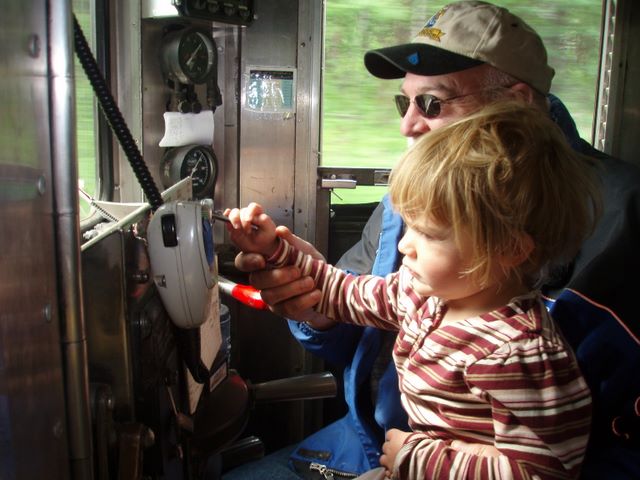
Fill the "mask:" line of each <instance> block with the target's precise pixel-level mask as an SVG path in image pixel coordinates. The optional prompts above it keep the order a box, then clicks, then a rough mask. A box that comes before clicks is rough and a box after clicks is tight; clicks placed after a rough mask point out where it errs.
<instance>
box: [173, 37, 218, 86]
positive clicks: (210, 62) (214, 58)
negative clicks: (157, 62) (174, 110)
mask: <svg viewBox="0 0 640 480" xmlns="http://www.w3.org/2000/svg"><path fill="white" fill-rule="evenodd" d="M217 66H218V52H217V50H216V44H215V42H214V40H213V38H212V37H211V35H210V34H208V33H207V32H206V31H204V30H199V29H197V28H182V29H180V30H176V31H173V32H170V33H168V34H167V35H166V36H165V37H164V39H163V44H162V68H163V71H164V74H165V75H166V76H167V78H168V79H170V80H173V81H176V82H180V83H184V84H194V85H199V84H201V83H205V82H206V81H207V80H208V79H209V78H210V77H211V76H212V75H213V73H214V71H215V69H216V68H217Z"/></svg>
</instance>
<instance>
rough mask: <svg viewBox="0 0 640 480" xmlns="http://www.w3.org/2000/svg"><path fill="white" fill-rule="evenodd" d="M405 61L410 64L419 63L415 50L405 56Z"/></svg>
mask: <svg viewBox="0 0 640 480" xmlns="http://www.w3.org/2000/svg"><path fill="white" fill-rule="evenodd" d="M407 62H409V63H410V64H411V65H418V63H420V56H419V55H418V53H417V52H416V53H412V54H411V55H409V56H408V57H407Z"/></svg>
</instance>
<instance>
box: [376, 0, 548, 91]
mask: <svg viewBox="0 0 640 480" xmlns="http://www.w3.org/2000/svg"><path fill="white" fill-rule="evenodd" d="M364 63H365V66H366V67H367V70H369V72H370V73H371V74H372V75H375V76H376V77H379V78H385V79H390V78H402V77H404V75H405V74H406V73H407V72H410V73H414V74H416V75H426V76H431V75H443V74H446V73H453V72H459V71H461V70H466V69H468V68H471V67H475V66H478V65H482V64H484V63H488V64H489V65H493V66H494V67H496V68H497V69H498V70H502V71H503V72H505V73H508V74H510V75H512V76H514V77H515V78H517V79H518V80H521V81H523V82H525V83H527V84H529V85H530V86H532V87H533V88H535V89H536V90H538V91H540V92H542V93H548V92H549V88H550V87H551V80H552V78H553V75H554V73H555V72H554V70H553V68H551V67H550V66H549V65H548V64H547V51H546V49H545V47H544V44H543V43H542V39H541V38H540V36H539V35H538V34H537V33H536V32H535V30H533V28H531V27H530V26H529V25H527V23H525V22H524V20H522V19H521V18H519V17H517V16H516V15H514V14H512V13H511V12H509V10H507V9H506V8H502V7H498V6H496V5H492V4H490V3H487V2H481V1H461V2H454V3H450V4H449V5H447V6H445V7H443V8H442V9H441V10H440V11H439V12H438V13H436V14H435V15H434V16H433V17H431V18H430V19H429V20H428V21H427V23H426V24H425V26H424V27H423V28H422V30H420V31H419V32H418V35H417V36H416V37H415V38H414V40H413V42H411V43H405V44H402V45H395V46H393V47H387V48H380V49H376V50H369V51H368V52H367V53H365V56H364Z"/></svg>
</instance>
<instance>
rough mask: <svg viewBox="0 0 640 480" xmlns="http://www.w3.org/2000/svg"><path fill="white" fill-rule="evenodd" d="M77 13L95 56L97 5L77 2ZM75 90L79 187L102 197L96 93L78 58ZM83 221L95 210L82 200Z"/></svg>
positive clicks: (82, 1) (81, 0) (76, 59)
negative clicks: (99, 183) (99, 177)
mask: <svg viewBox="0 0 640 480" xmlns="http://www.w3.org/2000/svg"><path fill="white" fill-rule="evenodd" d="M73 13H74V14H75V16H76V18H77V19H78V23H79V24H80V28H82V31H83V33H84V36H85V37H86V39H87V42H88V43H89V45H91V46H92V50H93V51H94V52H95V48H93V45H95V43H94V42H93V41H92V38H93V37H94V35H93V33H94V28H93V18H94V16H93V1H92V0H73ZM74 72H75V89H76V138H77V145H78V187H79V188H80V189H82V190H83V191H84V192H86V193H87V194H89V195H90V196H92V197H95V196H96V195H97V194H98V193H99V188H98V181H99V179H98V165H97V159H98V155H97V151H98V149H97V141H96V131H97V130H96V126H97V121H96V103H95V96H94V94H93V90H92V88H91V85H90V84H89V81H88V80H87V77H86V75H85V73H84V70H83V69H82V66H81V65H80V62H79V61H78V58H77V57H75V56H74ZM80 198H81V201H80V220H81V221H82V220H84V219H86V218H88V217H89V215H90V214H91V206H90V204H89V203H88V202H86V201H83V199H82V196H81V197H80Z"/></svg>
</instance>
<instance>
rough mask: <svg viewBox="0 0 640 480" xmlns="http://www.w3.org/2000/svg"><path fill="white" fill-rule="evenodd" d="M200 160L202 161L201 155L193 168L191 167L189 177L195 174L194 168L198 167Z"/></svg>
mask: <svg viewBox="0 0 640 480" xmlns="http://www.w3.org/2000/svg"><path fill="white" fill-rule="evenodd" d="M200 162H202V157H200V158H199V159H198V161H197V162H196V164H195V165H194V166H193V168H192V169H191V175H189V176H190V177H191V178H193V175H195V173H196V169H197V168H198V165H200Z"/></svg>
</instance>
